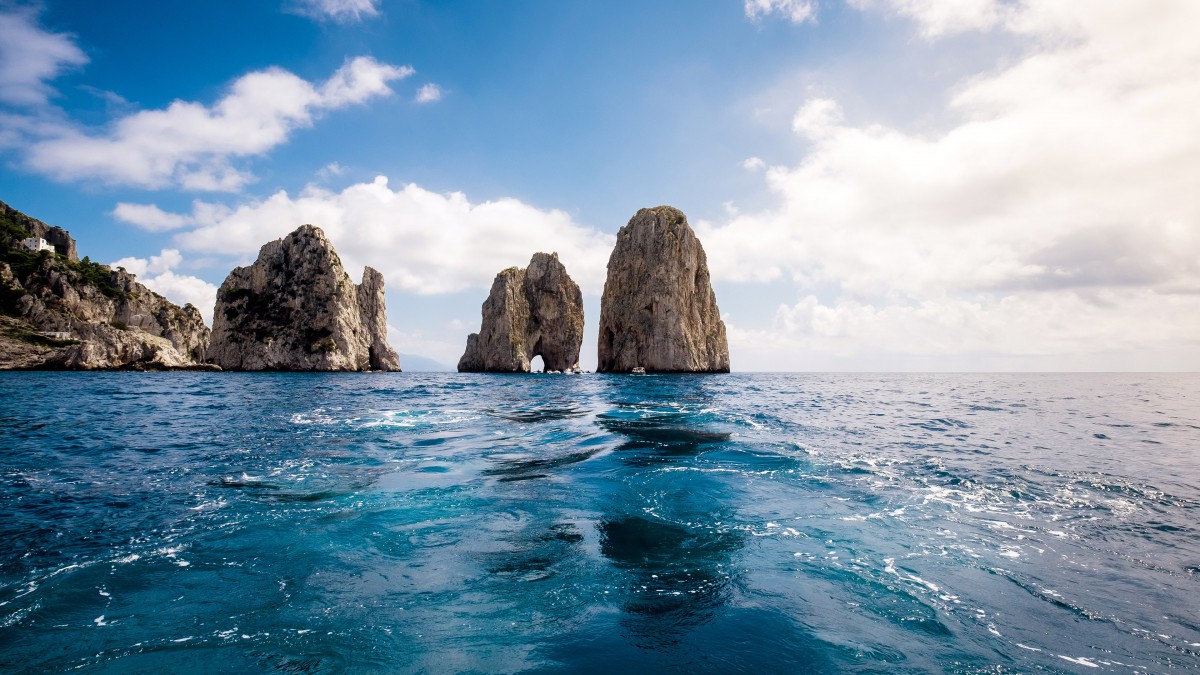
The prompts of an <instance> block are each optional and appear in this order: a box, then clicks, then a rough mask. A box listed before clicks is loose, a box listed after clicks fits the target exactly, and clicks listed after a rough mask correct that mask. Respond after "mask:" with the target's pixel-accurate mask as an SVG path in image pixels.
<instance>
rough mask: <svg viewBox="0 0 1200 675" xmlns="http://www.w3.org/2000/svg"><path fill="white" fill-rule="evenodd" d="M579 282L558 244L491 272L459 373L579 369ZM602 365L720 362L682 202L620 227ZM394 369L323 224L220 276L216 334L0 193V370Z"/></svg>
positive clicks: (383, 314)
mask: <svg viewBox="0 0 1200 675" xmlns="http://www.w3.org/2000/svg"><path fill="white" fill-rule="evenodd" d="M583 333H584V312H583V294H582V292H581V290H580V288H579V285H578V284H576V283H575V281H574V280H572V279H571V276H570V275H569V274H568V272H567V270H566V267H565V266H564V265H563V263H562V262H561V261H560V260H559V258H558V254H557V253H534V254H533V256H532V258H531V259H530V261H529V265H528V266H527V267H524V268H519V267H511V268H508V269H505V270H502V271H501V272H500V273H499V274H497V275H496V278H495V280H494V281H493V283H492V288H491V291H490V293H489V294H488V297H487V299H486V300H485V301H484V303H483V305H482V307H481V323H480V330H479V332H478V333H472V334H470V335H469V336H468V337H467V343H466V349H465V351H464V353H463V355H462V357H461V359H460V360H459V362H458V370H459V371H460V372H497V373H528V372H530V370H531V362H532V361H533V359H535V358H537V357H539V356H540V357H541V358H542V360H543V362H544V364H545V372H575V373H578V372H582V371H581V369H580V366H579V354H580V349H581V345H582V341H583ZM597 347H598V349H597V352H598V365H597V368H596V370H597V372H602V373H726V372H729V345H728V341H727V337H726V332H725V324H724V322H723V321H722V320H721V315H720V310H719V309H718V308H717V302H716V296H715V294H714V293H713V289H712V284H711V280H710V276H709V270H708V263H707V258H706V256H705V253H704V248H703V246H701V244H700V240H699V239H698V238H697V237H696V234H695V232H694V231H693V230H692V229H691V227H690V226H689V225H688V222H687V217H686V216H685V215H684V214H683V212H681V211H679V210H678V209H675V208H673V207H670V206H659V207H654V208H648V209H641V210H640V211H638V212H637V213H636V214H635V215H634V216H633V218H632V219H630V221H629V223H628V224H626V225H625V226H624V227H622V228H621V230H620V232H619V233H618V235H617V242H616V246H615V247H614V249H613V251H612V254H611V256H610V257H609V261H608V274H607V279H606V281H605V284H604V293H603V296H602V298H601V309H600V331H599V336H598V344H597ZM38 369H41V370H233V371H263V370H273V371H320V372H366V371H384V372H398V371H400V359H399V357H398V356H397V354H396V351H395V350H394V349H392V347H391V345H389V344H388V342H387V310H386V301H385V294H384V279H383V275H382V274H381V273H379V272H378V271H377V270H374V269H372V268H370V267H367V268H365V269H364V271H363V276H362V281H361V283H359V284H355V283H354V282H353V280H352V279H351V277H350V275H349V273H348V272H347V271H346V269H345V268H344V266H343V265H342V261H341V258H340V257H339V256H338V254H337V252H336V251H335V250H334V247H333V244H332V243H331V242H330V241H329V239H328V238H327V237H326V236H325V234H324V232H323V231H322V230H321V229H320V228H319V227H316V226H314V225H302V226H300V227H299V228H297V229H296V230H295V231H293V232H292V233H290V234H289V235H287V236H286V237H283V238H281V239H278V240H275V241H272V242H268V243H267V244H264V245H263V246H262V248H261V249H260V251H259V255H258V258H257V260H255V262H254V263H253V264H251V265H248V266H246V267H238V268H236V269H234V270H232V271H231V272H230V273H229V275H228V276H227V277H226V279H225V281H224V283H222V284H221V287H220V289H219V290H218V293H217V299H216V306H215V308H214V315H213V326H212V329H211V330H210V329H209V327H208V326H207V325H206V324H205V322H204V319H203V317H202V316H201V314H200V311H199V310H198V309H197V308H196V307H193V306H192V305H190V304H189V305H184V306H183V307H179V306H177V305H175V304H173V303H172V302H170V301H169V300H167V299H166V298H164V297H163V296H161V295H159V294H157V293H155V292H153V291H151V290H150V289H149V288H147V287H146V286H144V285H142V284H140V283H138V281H137V280H136V277H135V276H134V275H133V274H130V273H129V272H128V271H126V270H125V269H123V268H117V269H112V268H110V267H109V266H107V265H102V264H99V263H95V262H92V261H91V260H90V259H89V258H87V257H86V256H85V257H84V258H82V259H80V258H79V255H78V251H77V247H76V243H75V240H74V239H73V238H72V237H71V236H70V234H69V233H68V232H67V231H66V230H64V229H62V228H59V227H53V226H50V225H47V224H46V223H43V222H41V221H39V220H36V219H34V218H31V217H29V216H26V215H25V214H23V213H21V212H19V211H17V210H15V209H13V208H12V207H10V206H8V205H7V204H4V203H3V202H0V370H38Z"/></svg>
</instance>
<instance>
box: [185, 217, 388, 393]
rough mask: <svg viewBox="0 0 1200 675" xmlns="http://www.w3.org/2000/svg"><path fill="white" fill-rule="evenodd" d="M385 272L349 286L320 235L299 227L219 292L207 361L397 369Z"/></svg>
mask: <svg viewBox="0 0 1200 675" xmlns="http://www.w3.org/2000/svg"><path fill="white" fill-rule="evenodd" d="M386 330H387V316H386V314H385V309H384V298H383V275H381V274H380V273H379V272H377V271H375V270H373V269H371V268H369V267H368V268H366V269H365V270H364V272H363V283H362V285H361V286H355V285H354V282H353V281H351V280H350V275H349V274H347V273H346V271H345V269H344V268H343V267H342V261H341V258H339V257H338V254H337V252H336V251H334V250H333V244H331V243H330V242H329V240H328V239H326V238H325V233H324V232H322V231H321V230H320V228H317V227H315V226H313V225H302V226H300V228H299V229H297V230H296V231H295V232H292V233H291V234H289V235H288V236H286V237H284V238H283V239H277V240H275V241H272V242H270V243H268V244H266V245H264V246H263V247H262V249H260V250H259V253H258V260H256V261H255V262H254V264H253V265H250V266H249V267H239V268H237V269H235V270H233V271H232V272H230V273H229V276H228V277H226V278H225V283H223V284H221V288H220V290H218V291H217V306H216V310H215V312H214V316H213V332H212V344H211V345H210V346H209V349H208V360H209V361H210V362H212V363H215V364H217V365H218V366H220V367H222V368H224V369H227V370H303V371H309V370H320V371H331V370H392V371H398V370H400V359H399V357H397V356H396V352H395V351H393V350H392V348H391V347H390V346H388V344H387V340H386V338H385V334H386Z"/></svg>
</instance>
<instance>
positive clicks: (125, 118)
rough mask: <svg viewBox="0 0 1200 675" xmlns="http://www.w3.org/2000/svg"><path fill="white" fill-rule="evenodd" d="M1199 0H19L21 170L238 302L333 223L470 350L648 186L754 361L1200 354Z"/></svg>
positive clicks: (122, 240) (139, 253) (406, 340)
mask: <svg viewBox="0 0 1200 675" xmlns="http://www.w3.org/2000/svg"><path fill="white" fill-rule="evenodd" d="M1195 25H1200V9H1198V6H1197V4H1196V3H1194V2H1189V1H1185V0H1162V1H1161V2H1158V3H1155V4H1154V6H1153V7H1149V6H1146V7H1143V6H1141V3H1128V2H1118V1H1116V0H1097V1H1096V2H1089V3H1078V2H1067V1H1066V0H712V1H711V2H704V3H695V2H682V1H679V2H604V3H585V2H572V3H547V2H503V3H501V2H462V3H458V2H436V3H435V2H422V1H418V0H279V1H278V2H275V1H272V0H264V1H263V2H254V3H241V2H238V3H234V2H208V3H142V2H137V3H135V2H108V3H82V2H44V3H26V2H20V3H12V2H8V3H5V2H0V162H3V164H2V166H0V199H3V200H4V201H6V202H8V203H10V204H11V205H13V206H14V207H16V208H18V209H21V210H23V211H25V212H26V213H29V214H30V215H33V216H35V217H38V218H41V219H42V220H45V221H47V222H49V223H51V224H56V225H61V226H63V227H65V228H67V229H69V230H70V231H71V232H72V233H73V234H74V235H75V237H76V238H77V239H78V240H79V244H80V250H81V252H82V253H84V254H88V255H90V256H91V257H92V258H93V259H96V260H100V261H104V262H114V263H116V262H120V263H121V264H123V265H124V266H126V267H127V268H128V269H130V270H133V271H136V272H138V274H139V278H140V279H141V280H142V281H143V282H144V283H147V284H148V285H150V286H151V287H152V288H154V289H155V290H158V291H159V292H161V293H163V294H165V295H167V296H168V297H170V298H172V299H174V300H176V301H177V302H186V301H191V302H194V303H196V304H197V305H198V306H201V307H202V309H203V310H204V311H205V312H206V313H211V304H212V297H213V293H214V291H215V287H216V286H217V285H219V284H220V283H221V280H222V279H223V278H224V276H225V274H226V273H227V272H228V271H229V269H230V268H232V267H233V266H234V265H237V264H245V263H247V262H249V261H250V260H252V259H253V258H254V255H255V253H256V251H257V248H258V246H260V245H261V244H262V243H265V242H266V241H268V240H270V239H273V238H277V237H279V236H281V235H283V234H285V233H287V232H288V231H290V230H292V229H294V228H295V227H296V226H298V225H300V224H301V223H304V222H312V223H314V224H316V225H319V226H321V227H323V228H324V229H325V230H326V232H327V233H328V234H329V235H330V236H331V238H332V239H333V240H334V243H335V245H336V246H337V247H338V249H339V252H341V254H342V257H343V259H345V260H346V262H347V264H348V265H349V267H350V268H351V269H350V271H351V274H352V275H354V276H357V275H358V273H359V270H361V267H362V265H364V264H369V265H371V266H374V267H377V268H378V269H380V270H381V271H383V273H384V275H385V278H386V280H387V285H388V309H389V324H390V326H391V331H390V334H391V341H392V343H393V346H395V347H396V349H397V350H398V351H400V352H404V353H416V354H423V355H426V356H430V357H433V358H436V359H439V360H441V361H443V362H445V363H448V364H451V365H452V364H453V363H454V362H455V361H456V360H457V357H458V355H459V354H460V353H461V351H462V348H463V345H464V344H465V338H466V334H467V333H468V332H470V331H473V330H477V329H478V322H479V305H480V303H481V302H482V301H483V299H484V297H485V295H486V292H487V290H486V289H487V287H488V286H489V285H490V281H491V278H492V276H493V275H494V274H495V273H496V272H497V271H499V270H500V269H502V268H503V267H506V266H509V265H523V264H525V263H526V262H527V261H528V259H529V257H530V255H532V253H533V252H534V251H537V250H557V251H558V252H559V253H560V255H561V257H562V259H563V261H564V263H565V264H566V265H567V268H568V271H569V272H570V273H571V274H572V275H573V276H574V277H575V278H576V280H577V281H578V282H579V283H580V285H581V286H582V287H583V290H584V294H585V303H586V311H587V316H588V329H589V330H588V332H587V335H586V336H585V341H584V354H583V365H584V367H593V366H594V362H595V323H596V320H597V317H598V316H599V303H598V298H599V295H600V293H601V291H602V289H603V277H604V264H605V262H606V260H607V256H608V253H609V251H610V250H611V245H612V237H613V235H614V234H615V232H616V231H617V230H618V229H619V228H620V227H621V226H622V225H623V224H624V223H625V222H626V221H627V220H628V219H629V217H630V216H631V215H632V214H633V213H634V212H635V211H636V210H637V209H638V208H641V207H644V206H654V205H658V204H671V205H674V206H677V207H679V208H681V209H682V210H684V211H685V212H686V213H687V214H688V216H689V219H690V221H691V223H692V225H693V227H695V228H696V229H697V231H698V232H699V234H700V236H701V239H702V241H703V242H704V244H705V246H706V250H707V251H708V256H709V259H710V264H711V266H712V272H713V278H714V282H715V286H716V291H717V298H718V302H719V304H720V306H721V309H722V312H723V314H724V315H725V319H726V322H727V324H728V326H729V329H730V342H731V352H732V362H733V367H734V369H735V370H1062V369H1065V370H1080V369H1082V370H1140V369H1150V370H1196V369H1198V368H1200V311H1198V310H1200V204H1198V201H1197V198H1196V197H1195V196H1194V194H1193V193H1194V192H1195V188H1194V186H1195V185H1196V184H1200V123H1198V122H1197V120H1198V119H1200V118H1198V117H1197V116H1196V115H1195V114H1194V110H1195V109H1196V106H1197V104H1200V47H1197V45H1196V41H1195V40H1194V39H1193V36H1192V35H1191V31H1190V30H1188V27H1189V26H1195Z"/></svg>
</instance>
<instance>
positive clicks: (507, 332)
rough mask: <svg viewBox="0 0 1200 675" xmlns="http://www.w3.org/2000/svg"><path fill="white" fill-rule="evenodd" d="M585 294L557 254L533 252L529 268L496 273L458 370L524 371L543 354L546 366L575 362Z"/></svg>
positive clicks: (557, 367) (558, 367)
mask: <svg viewBox="0 0 1200 675" xmlns="http://www.w3.org/2000/svg"><path fill="white" fill-rule="evenodd" d="M582 343H583V294H582V293H581V292H580V290H579V286H578V285H577V284H576V283H575V282H574V281H572V280H571V277H570V275H568V274H567V269H566V268H565V267H563V264H562V263H561V262H559V260H558V254H557V253H553V254H547V253H535V254H533V258H532V259H531V260H530V261H529V267H527V268H525V269H520V268H517V267H510V268H508V269H506V270H504V271H502V272H500V273H499V274H497V275H496V280H495V281H493V282H492V291H491V293H489V294H488V298H487V300H485V301H484V303H483V323H482V325H481V326H480V329H479V332H478V333H471V334H470V335H469V336H467V350H466V352H465V353H463V356H462V359H460V360H459V362H458V370H459V372H464V373H465V372H495V373H528V372H529V362H530V361H531V360H532V359H533V358H534V357H535V356H541V357H542V361H543V362H544V363H545V367H546V370H570V369H572V368H575V367H577V366H578V365H579V348H580V346H581V345H582Z"/></svg>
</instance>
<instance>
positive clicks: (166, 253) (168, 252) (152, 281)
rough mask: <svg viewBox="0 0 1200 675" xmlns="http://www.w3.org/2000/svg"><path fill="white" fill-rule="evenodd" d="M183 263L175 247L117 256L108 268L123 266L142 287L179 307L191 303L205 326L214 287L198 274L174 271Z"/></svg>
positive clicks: (209, 318)
mask: <svg viewBox="0 0 1200 675" xmlns="http://www.w3.org/2000/svg"><path fill="white" fill-rule="evenodd" d="M182 263H183V256H182V255H181V254H180V253H179V251H178V250H177V249H170V248H165V249H163V250H162V251H161V252H160V253H159V254H158V255H155V256H150V258H149V259H146V258H121V259H120V260H118V261H116V262H114V263H111V264H110V267H114V268H116V267H124V268H125V269H126V271H128V272H129V273H130V274H133V275H136V276H137V279H138V281H139V282H141V283H142V284H143V285H144V286H146V288H149V289H150V290H152V291H154V292H155V293H158V294H159V295H162V296H163V297H165V298H167V299H168V300H170V301H171V302H174V303H175V304H177V305H179V306H181V307H182V306H183V305H185V304H188V303H191V304H193V305H195V307H196V309H198V310H200V314H201V316H203V317H204V321H205V322H206V323H208V325H210V326H211V325H212V314H213V307H214V306H215V305H216V302H217V287H216V286H214V285H212V284H210V283H208V282H207V281H205V280H203V279H200V278H199V277H194V276H189V275H183V274H176V273H175V268H177V267H179V265H181V264H182Z"/></svg>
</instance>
